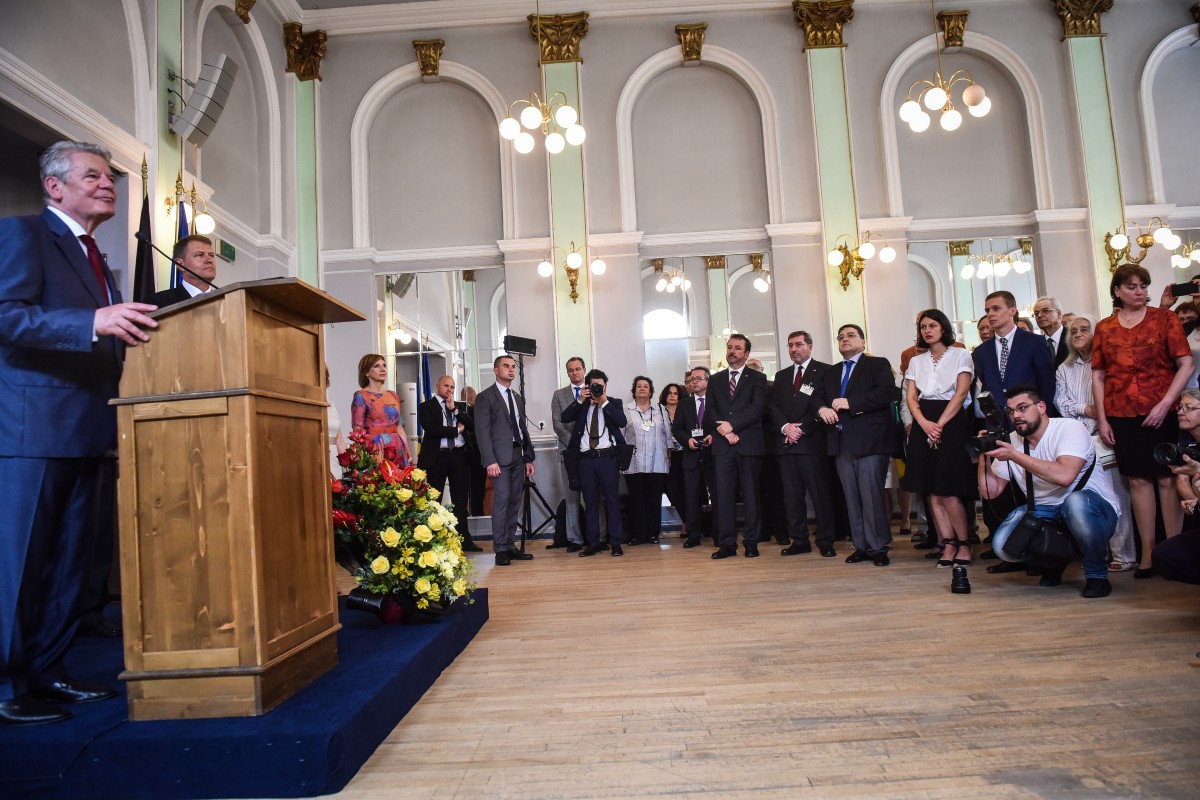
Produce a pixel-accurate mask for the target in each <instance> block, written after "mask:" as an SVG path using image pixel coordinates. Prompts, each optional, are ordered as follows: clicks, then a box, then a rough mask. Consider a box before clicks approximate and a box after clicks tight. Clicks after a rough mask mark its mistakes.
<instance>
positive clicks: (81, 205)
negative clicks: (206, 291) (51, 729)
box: [0, 142, 157, 725]
mask: <svg viewBox="0 0 1200 800" xmlns="http://www.w3.org/2000/svg"><path fill="white" fill-rule="evenodd" d="M109 159H110V157H109V154H108V151H106V150H104V149H103V148H102V147H99V146H98V145H92V144H80V143H77V142H59V143H58V144H55V145H53V146H51V147H50V148H49V149H48V150H47V151H46V152H45V153H44V154H43V155H42V157H41V179H42V191H43V193H44V194H45V199H46V205H47V208H46V209H45V210H44V211H43V212H42V213H41V214H40V215H38V216H30V217H11V218H8V219H3V220H0V507H3V508H4V512H5V523H4V526H3V527H2V528H0V724H6V725H28V724H36V723H42V722H59V721H62V720H65V719H68V718H70V716H71V714H70V712H68V711H66V710H65V709H62V708H60V707H59V705H58V704H60V703H86V702H90V701H94V700H105V699H108V698H110V697H115V696H116V692H115V691H113V690H112V689H109V688H107V687H101V686H88V685H85V684H82V683H79V682H78V681H74V680H72V679H71V678H70V676H68V675H67V673H66V671H65V670H64V669H63V664H62V659H63V654H64V653H65V652H66V649H67V645H68V644H69V643H70V641H71V637H72V636H73V635H74V633H75V629H76V626H77V624H78V619H79V617H78V615H79V612H80V608H79V599H80V595H81V592H82V589H83V586H84V578H85V572H86V569H87V565H88V564H89V562H90V561H91V557H92V551H93V550H94V548H95V538H96V537H95V531H96V519H95V516H94V505H93V504H94V502H95V496H96V491H97V485H98V480H97V479H98V476H99V474H100V470H101V468H102V462H103V460H104V456H105V454H106V453H109V452H111V451H112V449H113V448H114V447H115V445H116V434H117V420H116V412H115V411H114V409H112V408H111V407H110V406H109V405H108V401H109V400H110V399H112V398H113V397H116V396H117V382H118V380H119V378H120V374H121V359H122V355H123V351H122V349H121V344H120V342H118V341H117V340H118V339H119V340H121V341H124V342H125V343H126V344H128V345H136V344H138V343H139V342H144V341H146V340H147V339H148V338H149V335H148V334H147V333H146V332H145V331H144V330H143V328H154V327H157V323H155V322H154V321H153V320H152V319H150V318H149V317H147V316H145V315H144V313H143V312H148V311H153V310H154V308H155V307H154V306H152V305H147V304H144V303H122V302H121V296H120V293H119V292H118V291H117V287H116V284H115V283H114V281H113V276H112V273H111V272H110V271H109V270H108V267H107V265H106V264H105V263H104V259H103V257H102V256H101V254H100V250H99V248H98V247H97V246H96V240H95V239H93V238H92V234H93V233H94V232H95V230H96V228H97V227H98V226H99V225H100V223H102V222H104V221H105V220H107V219H109V218H110V217H112V216H113V214H114V212H115V210H116V201H117V193H116V189H115V187H114V184H113V177H112V173H111V171H110V169H109Z"/></svg>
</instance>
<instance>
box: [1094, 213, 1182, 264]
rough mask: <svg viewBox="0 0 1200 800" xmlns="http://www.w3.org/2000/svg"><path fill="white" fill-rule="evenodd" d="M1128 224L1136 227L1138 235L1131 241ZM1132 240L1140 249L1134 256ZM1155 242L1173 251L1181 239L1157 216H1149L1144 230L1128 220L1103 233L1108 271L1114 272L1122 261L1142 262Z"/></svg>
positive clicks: (1180, 242) (1128, 262)
mask: <svg viewBox="0 0 1200 800" xmlns="http://www.w3.org/2000/svg"><path fill="white" fill-rule="evenodd" d="M1130 225H1132V226H1133V227H1135V228H1137V229H1138V235H1137V236H1136V237H1134V239H1133V241H1132V242H1131V241H1130V240H1129V234H1128V233H1127V231H1128V230H1129V226H1130ZM1133 242H1137V246H1138V247H1140V248H1141V249H1142V251H1141V252H1140V253H1138V254H1137V255H1136V256H1135V255H1134V254H1133V251H1132V247H1133ZM1155 243H1158V244H1160V245H1162V246H1163V247H1165V248H1166V249H1167V250H1172V251H1173V250H1175V249H1177V248H1178V247H1179V246H1180V245H1181V244H1182V243H1183V240H1182V239H1181V238H1180V237H1179V236H1178V235H1176V234H1174V233H1172V232H1171V229H1170V227H1168V226H1167V223H1165V222H1163V221H1162V219H1160V218H1159V217H1151V218H1150V221H1149V222H1148V223H1146V228H1145V229H1144V230H1143V228H1142V226H1141V225H1139V224H1137V223H1136V222H1130V221H1128V220H1126V221H1125V222H1122V223H1121V224H1120V226H1118V227H1117V229H1116V230H1115V231H1113V232H1112V233H1106V234H1104V252H1106V253H1107V254H1108V271H1109V272H1116V271H1117V267H1119V266H1121V264H1123V263H1125V264H1140V263H1142V260H1143V259H1144V258H1145V257H1146V254H1147V253H1148V252H1150V248H1151V247H1153V246H1154V245H1155ZM1171 263H1172V264H1175V263H1177V262H1176V261H1175V260H1174V259H1172V261H1171Z"/></svg>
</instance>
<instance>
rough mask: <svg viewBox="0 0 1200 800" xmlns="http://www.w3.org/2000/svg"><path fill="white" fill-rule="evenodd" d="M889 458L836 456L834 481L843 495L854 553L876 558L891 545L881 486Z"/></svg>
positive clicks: (842, 454) (885, 503)
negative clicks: (866, 554) (839, 482)
mask: <svg viewBox="0 0 1200 800" xmlns="http://www.w3.org/2000/svg"><path fill="white" fill-rule="evenodd" d="M891 460H892V459H891V456H888V455H886V454H872V455H865V456H852V455H850V454H849V453H847V452H845V451H843V452H841V453H839V454H838V457H837V460H836V462H835V464H836V465H837V472H838V478H839V479H840V480H841V482H842V491H843V492H845V493H846V512H847V513H848V514H849V515H850V540H851V541H852V542H854V547H855V549H857V550H862V551H863V552H866V553H870V554H871V555H878V554H879V553H886V552H887V551H888V549H889V548H890V547H891V545H892V530H891V524H890V520H888V515H887V500H886V498H885V495H884V490H883V484H884V483H885V482H886V481H887V473H888V464H889V462H890V461H891Z"/></svg>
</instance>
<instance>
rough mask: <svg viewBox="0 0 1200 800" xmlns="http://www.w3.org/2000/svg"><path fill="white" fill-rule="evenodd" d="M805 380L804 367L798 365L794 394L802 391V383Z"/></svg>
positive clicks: (793, 384) (793, 387)
mask: <svg viewBox="0 0 1200 800" xmlns="http://www.w3.org/2000/svg"><path fill="white" fill-rule="evenodd" d="M803 380H804V367H803V366H800V365H799V364H797V365H796V379H795V380H794V381H792V394H795V393H796V392H798V391H800V383H801V381H803Z"/></svg>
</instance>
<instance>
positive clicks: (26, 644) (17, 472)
mask: <svg viewBox="0 0 1200 800" xmlns="http://www.w3.org/2000/svg"><path fill="white" fill-rule="evenodd" d="M103 461H104V459H102V458H0V503H2V504H3V508H4V514H5V517H6V521H5V524H4V526H3V527H2V528H0V701H2V700H10V699H12V698H14V697H19V696H21V695H23V694H27V693H28V692H29V690H30V689H31V688H35V687H37V686H38V685H42V684H46V683H51V682H54V681H56V680H61V679H62V678H63V677H65V676H66V672H65V670H64V669H63V666H62V659H63V654H64V653H66V651H67V646H68V645H69V644H70V643H71V638H72V637H73V636H74V635H75V629H76V628H77V627H78V624H79V611H80V600H81V597H82V594H83V587H84V583H85V580H86V572H87V566H88V563H89V560H90V559H91V558H92V556H93V555H94V553H95V539H96V520H95V517H94V516H93V514H94V513H95V504H96V489H97V486H98V482H99V477H100V470H101V465H102V462H103Z"/></svg>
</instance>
